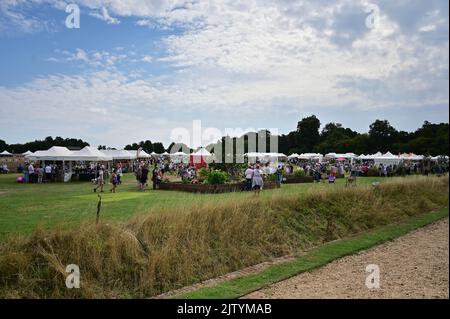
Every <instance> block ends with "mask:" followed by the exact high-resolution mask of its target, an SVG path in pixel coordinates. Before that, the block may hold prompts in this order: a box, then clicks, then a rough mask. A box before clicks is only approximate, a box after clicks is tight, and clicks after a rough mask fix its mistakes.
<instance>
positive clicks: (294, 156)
mask: <svg viewBox="0 0 450 319" xmlns="http://www.w3.org/2000/svg"><path fill="white" fill-rule="evenodd" d="M298 157H299V155H298V154H297V153H292V154H291V155H289V156H288V158H289V159H291V158H298Z"/></svg>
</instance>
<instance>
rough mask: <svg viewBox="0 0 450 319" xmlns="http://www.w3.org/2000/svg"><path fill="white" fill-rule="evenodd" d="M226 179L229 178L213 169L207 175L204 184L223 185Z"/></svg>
mask: <svg viewBox="0 0 450 319" xmlns="http://www.w3.org/2000/svg"><path fill="white" fill-rule="evenodd" d="M228 179H229V176H228V174H227V173H225V172H222V171H219V170H216V169H215V170H212V171H210V172H209V173H208V177H207V178H206V182H207V183H208V184H225V183H226V182H227V181H228Z"/></svg>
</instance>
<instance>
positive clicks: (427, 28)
mask: <svg viewBox="0 0 450 319" xmlns="http://www.w3.org/2000/svg"><path fill="white" fill-rule="evenodd" d="M434 30H436V26H435V25H433V24H428V25H425V26H423V27H421V28H420V29H419V31H420V32H431V31H434Z"/></svg>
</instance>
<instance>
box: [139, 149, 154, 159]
mask: <svg viewBox="0 0 450 319" xmlns="http://www.w3.org/2000/svg"><path fill="white" fill-rule="evenodd" d="M149 157H151V156H150V154H148V153H147V152H146V151H144V150H141V151H140V152H139V155H138V158H149Z"/></svg>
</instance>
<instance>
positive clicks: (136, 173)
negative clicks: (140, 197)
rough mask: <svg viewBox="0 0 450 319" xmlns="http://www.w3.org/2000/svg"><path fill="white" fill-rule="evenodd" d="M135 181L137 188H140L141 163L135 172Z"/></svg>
mask: <svg viewBox="0 0 450 319" xmlns="http://www.w3.org/2000/svg"><path fill="white" fill-rule="evenodd" d="M135 175H136V181H137V183H138V186H139V188H140V187H141V175H142V163H141V164H140V165H138V167H137V169H136V172H135Z"/></svg>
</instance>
